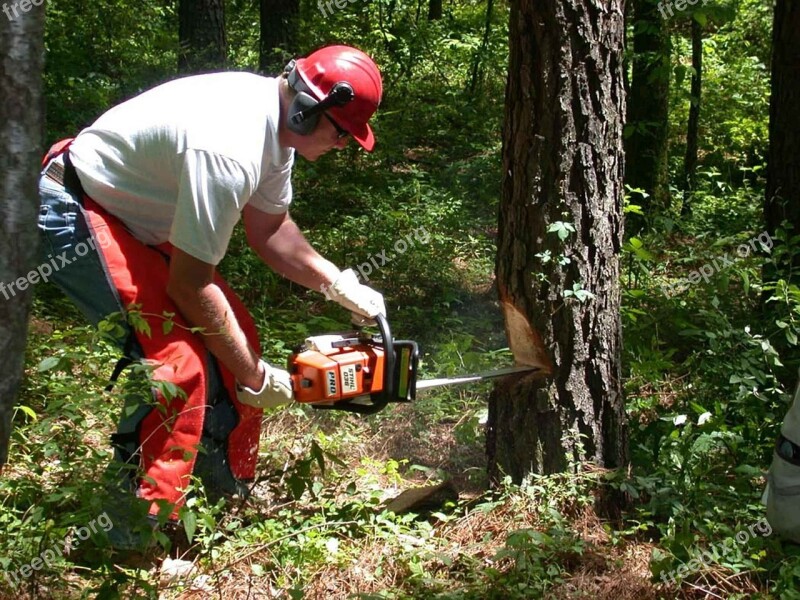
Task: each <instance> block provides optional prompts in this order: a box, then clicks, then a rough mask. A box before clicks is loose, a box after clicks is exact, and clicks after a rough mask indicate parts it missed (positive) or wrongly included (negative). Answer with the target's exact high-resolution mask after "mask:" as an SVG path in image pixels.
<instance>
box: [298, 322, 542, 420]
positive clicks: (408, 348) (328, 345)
mask: <svg viewBox="0 0 800 600" xmlns="http://www.w3.org/2000/svg"><path fill="white" fill-rule="evenodd" d="M375 320H376V322H377V325H378V330H379V331H380V335H372V334H369V333H366V332H364V331H363V330H360V331H351V332H346V333H334V334H328V335H319V336H313V337H309V338H306V340H305V342H304V343H303V344H301V345H300V346H299V347H297V348H295V350H294V352H293V353H292V355H291V356H290V357H289V368H288V371H289V374H290V375H291V378H292V388H293V390H294V398H295V400H296V401H298V402H301V403H304V404H310V405H311V406H312V407H314V408H317V409H333V410H345V411H348V412H354V413H361V414H374V413H376V412H378V411H380V410H382V409H383V408H385V407H386V406H387V405H388V404H389V403H392V402H412V401H413V400H415V399H416V394H417V392H418V391H421V390H425V389H428V388H433V387H439V386H446V385H454V384H462V383H470V382H476V381H483V380H485V379H490V378H494V377H504V376H506V375H511V374H514V373H524V372H528V371H532V370H535V369H536V367H530V366H522V367H510V368H507V369H497V370H494V371H486V372H483V373H476V374H474V375H463V376H460V377H450V378H441V379H430V380H425V381H417V370H418V367H419V347H418V346H417V343H416V342H413V341H410V340H395V339H394V338H392V333H391V330H390V329H389V323H388V321H387V320H386V317H384V316H383V315H378V316H377V317H376V319H375Z"/></svg>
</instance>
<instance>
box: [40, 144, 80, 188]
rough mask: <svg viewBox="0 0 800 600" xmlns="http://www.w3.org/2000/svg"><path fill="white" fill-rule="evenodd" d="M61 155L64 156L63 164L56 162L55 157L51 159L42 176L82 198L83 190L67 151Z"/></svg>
mask: <svg viewBox="0 0 800 600" xmlns="http://www.w3.org/2000/svg"><path fill="white" fill-rule="evenodd" d="M61 156H63V157H64V164H63V165H62V164H61V163H59V162H56V160H55V159H53V160H51V161H50V164H49V165H47V168H46V169H45V171H44V176H45V177H47V178H48V179H50V180H52V181H55V182H56V183H57V184H59V185H62V186H64V189H66V190H68V191H70V192H73V193H75V194H77V195H78V197H79V198H82V197H83V195H84V193H85V192H84V191H83V186H82V185H81V180H80V179H78V173H77V171H75V167H74V166H72V161H71V160H70V159H69V152H68V151H67V152H64V153H63V154H62V155H61Z"/></svg>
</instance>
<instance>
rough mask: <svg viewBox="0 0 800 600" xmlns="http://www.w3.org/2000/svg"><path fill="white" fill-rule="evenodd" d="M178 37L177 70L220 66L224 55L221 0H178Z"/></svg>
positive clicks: (223, 16) (215, 68)
mask: <svg viewBox="0 0 800 600" xmlns="http://www.w3.org/2000/svg"><path fill="white" fill-rule="evenodd" d="M178 38H179V40H180V52H179V53H178V70H179V71H180V72H181V73H203V72H209V71H217V70H220V69H224V68H225V66H226V64H227V55H228V45H227V42H226V39H225V3H224V1H223V0H180V3H179V7H178Z"/></svg>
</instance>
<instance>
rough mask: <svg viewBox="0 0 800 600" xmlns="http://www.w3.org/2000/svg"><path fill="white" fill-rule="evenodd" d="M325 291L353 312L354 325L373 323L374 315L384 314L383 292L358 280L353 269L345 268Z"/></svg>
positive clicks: (332, 298) (330, 297)
mask: <svg viewBox="0 0 800 600" xmlns="http://www.w3.org/2000/svg"><path fill="white" fill-rule="evenodd" d="M324 291H325V295H326V296H327V297H328V298H329V299H331V300H334V301H335V302H338V303H339V304H340V305H341V306H342V307H344V308H346V309H347V310H349V311H351V312H352V313H353V319H352V321H353V323H354V324H355V325H374V324H375V321H374V320H373V319H374V317H376V316H377V315H379V314H380V315H384V316H386V305H385V304H384V302H383V294H381V293H380V292H377V291H375V290H373V289H372V288H371V287H369V286H366V285H364V284H362V283H360V282H359V281H358V277H357V276H356V274H355V272H354V271H353V269H346V270H344V271H342V272H341V273H339V276H338V277H337V278H336V280H335V281H334V282H333V283H332V284H331V287H330V288H329V289H327V290H324Z"/></svg>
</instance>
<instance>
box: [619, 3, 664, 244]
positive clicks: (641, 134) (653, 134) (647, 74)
mask: <svg viewBox="0 0 800 600" xmlns="http://www.w3.org/2000/svg"><path fill="white" fill-rule="evenodd" d="M661 6H662V7H663V6H665V5H664V4H662V5H661ZM667 6H668V5H667ZM632 8H633V27H632V31H633V57H632V69H631V81H630V90H629V96H628V103H627V105H628V115H627V125H626V133H625V137H626V142H625V155H626V157H627V158H626V170H625V183H626V184H627V185H629V186H630V187H632V188H636V189H640V190H644V191H645V192H646V193H647V194H648V195H649V199H647V200H646V199H644V198H640V197H637V198H635V200H636V204H641V205H643V208H644V207H645V206H652V207H653V208H654V209H656V210H663V209H664V208H667V207H668V206H669V180H668V171H667V157H668V154H669V137H668V134H669V88H670V70H671V67H670V56H671V52H672V44H671V41H670V34H669V30H668V28H667V21H666V17H667V16H668V15H666V14H662V12H661V11H660V10H659V7H658V0H633V3H632ZM633 225H634V226H636V227H637V228H638V225H639V223H638V222H634V223H633Z"/></svg>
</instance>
